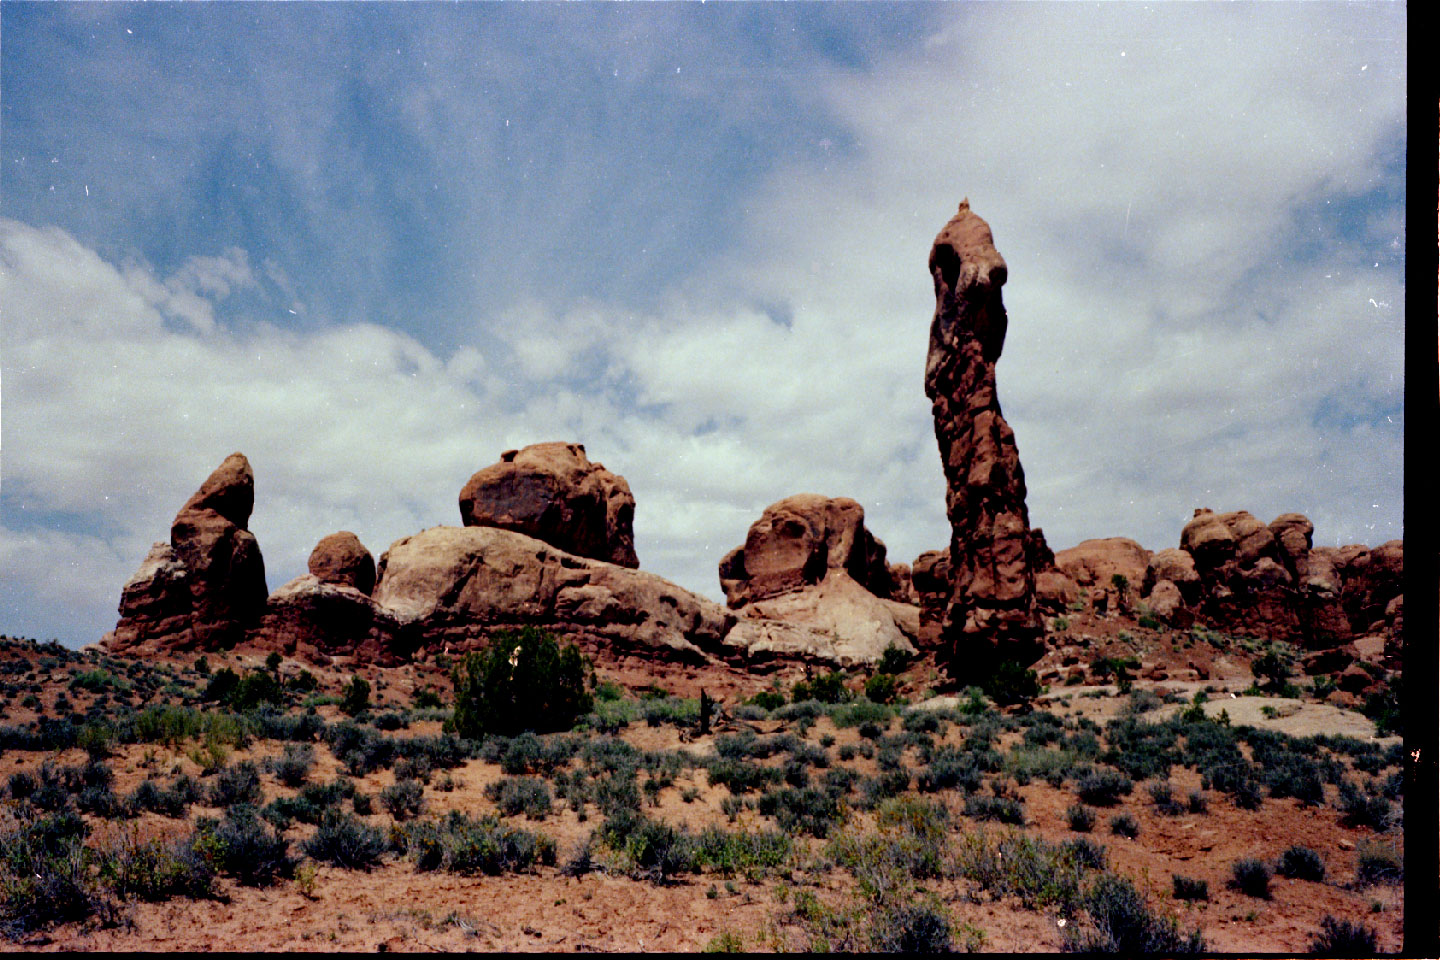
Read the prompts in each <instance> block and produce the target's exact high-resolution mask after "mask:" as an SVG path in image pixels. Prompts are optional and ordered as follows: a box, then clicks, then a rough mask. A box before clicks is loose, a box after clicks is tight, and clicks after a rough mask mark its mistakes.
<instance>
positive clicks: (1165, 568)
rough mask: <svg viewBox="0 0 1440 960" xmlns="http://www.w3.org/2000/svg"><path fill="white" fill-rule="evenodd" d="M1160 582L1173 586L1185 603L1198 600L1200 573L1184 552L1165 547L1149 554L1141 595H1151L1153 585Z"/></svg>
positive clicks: (1192, 560) (1193, 561) (1153, 588)
mask: <svg viewBox="0 0 1440 960" xmlns="http://www.w3.org/2000/svg"><path fill="white" fill-rule="evenodd" d="M1162 580H1168V581H1169V582H1170V583H1172V584H1174V585H1175V587H1176V589H1178V590H1179V591H1180V595H1181V596H1182V597H1183V598H1184V599H1185V602H1187V603H1195V602H1196V601H1197V600H1199V599H1200V589H1201V585H1200V573H1199V571H1197V570H1196V569H1195V560H1194V558H1193V557H1191V556H1190V554H1188V553H1186V552H1185V551H1184V550H1177V549H1175V548H1174V547H1167V548H1166V549H1164V550H1157V551H1155V553H1153V554H1151V556H1150V562H1149V564H1148V565H1147V566H1146V568H1145V582H1144V585H1143V586H1142V588H1141V591H1142V593H1143V594H1144V595H1146V596H1148V595H1149V594H1151V593H1153V592H1154V590H1155V585H1156V584H1158V583H1160V582H1161V581H1162Z"/></svg>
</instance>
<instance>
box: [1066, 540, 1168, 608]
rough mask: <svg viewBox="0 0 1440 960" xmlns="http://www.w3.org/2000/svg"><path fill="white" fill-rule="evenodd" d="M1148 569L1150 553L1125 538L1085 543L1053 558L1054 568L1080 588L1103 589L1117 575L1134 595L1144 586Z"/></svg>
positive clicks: (1109, 584) (1087, 541)
mask: <svg viewBox="0 0 1440 960" xmlns="http://www.w3.org/2000/svg"><path fill="white" fill-rule="evenodd" d="M1149 565H1150V551H1149V550H1146V549H1145V548H1144V547H1142V546H1140V544H1138V543H1136V542H1135V541H1134V540H1131V539H1129V538H1127V537H1110V538H1108V539H1105V540H1086V541H1084V542H1083V543H1080V544H1078V545H1076V546H1073V547H1071V548H1070V549H1069V550H1061V551H1060V552H1059V553H1057V554H1055V566H1057V567H1059V568H1060V570H1061V572H1063V573H1065V574H1066V575H1067V576H1069V577H1070V579H1072V580H1074V581H1075V582H1076V583H1077V584H1079V585H1080V586H1082V587H1093V586H1099V587H1101V588H1106V587H1109V586H1111V583H1112V579H1113V578H1114V577H1115V576H1116V575H1119V576H1122V577H1124V578H1125V582H1126V584H1127V585H1128V589H1129V590H1130V591H1132V592H1134V593H1136V594H1138V593H1139V591H1140V589H1141V588H1142V587H1143V585H1144V583H1145V572H1146V571H1147V570H1148V569H1149Z"/></svg>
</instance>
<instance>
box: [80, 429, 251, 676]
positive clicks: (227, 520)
mask: <svg viewBox="0 0 1440 960" xmlns="http://www.w3.org/2000/svg"><path fill="white" fill-rule="evenodd" d="M254 504H255V475H254V473H253V472H252V471H251V469H250V462H249V461H248V460H246V459H245V456H244V455H243V454H240V453H233V454H231V455H230V456H229V457H226V458H225V461H224V462H223V463H221V464H220V466H219V467H217V468H216V469H215V471H214V472H213V473H211V474H210V476H209V477H207V478H206V480H205V482H204V483H203V484H201V486H200V489H199V490H197V491H195V493H194V494H193V495H192V496H191V497H190V499H189V500H187V501H186V502H185V505H184V506H183V507H181V508H180V512H179V513H177V514H176V515H175V520H174V522H173V523H172V524H171V525H170V544H169V549H168V550H166V549H165V545H164V544H156V545H155V546H154V547H152V548H151V550H150V554H149V555H148V556H147V557H146V558H145V561H144V563H142V564H141V568H140V570H139V571H137V573H136V575H135V576H134V577H132V578H131V580H130V581H129V582H128V583H126V585H125V587H124V588H123V589H122V591H121V599H120V621H119V622H118V623H117V624H116V625H115V630H114V631H113V632H112V633H109V634H107V635H106V637H105V640H104V641H103V643H104V646H105V648H106V649H107V650H109V651H110V652H112V653H132V654H133V653H141V652H157V651H161V650H190V649H196V648H200V649H217V648H225V647H230V646H233V645H234V644H235V643H237V642H239V641H240V640H241V639H242V638H243V637H244V635H245V632H246V631H247V630H249V629H250V628H251V627H253V626H254V625H255V624H256V623H258V622H259V620H260V617H261V615H262V614H263V612H264V609H265V597H266V594H267V593H268V591H267V590H266V589H265V562H264V560H263V558H262V557H261V555H260V546H259V544H258V543H257V542H256V541H255V537H254V535H253V534H251V533H250V531H249V530H247V529H246V524H248V523H249V521H250V512H251V510H252V508H253V507H254Z"/></svg>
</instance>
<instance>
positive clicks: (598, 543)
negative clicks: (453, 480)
mask: <svg viewBox="0 0 1440 960" xmlns="http://www.w3.org/2000/svg"><path fill="white" fill-rule="evenodd" d="M460 519H461V521H462V522H463V523H464V524H465V526H467V527H496V528H499V529H501V530H513V531H515V532H516V533H523V534H525V535H526V536H530V537H534V538H535V539H537V540H542V541H544V542H545V543H548V544H550V545H551V546H553V547H557V548H558V549H560V550H562V551H564V552H566V553H571V554H574V555H576V556H580V557H589V558H591V559H593V560H604V561H606V562H608V563H614V564H618V565H620V566H622V567H638V566H639V565H640V561H639V560H638V559H637V558H636V556H635V531H634V521H635V497H634V496H633V495H631V493H630V485H629V484H627V483H626V482H625V478H624V477H621V476H619V475H617V474H614V473H611V472H610V471H609V470H606V469H605V468H604V467H603V466H602V465H601V464H598V463H591V462H590V460H589V459H587V458H586V456H585V447H584V446H583V445H581V444H578V443H537V444H532V445H531V446H528V447H525V448H524V449H523V450H507V451H506V452H505V453H502V454H501V455H500V462H499V463H496V464H493V465H491V466H489V467H486V468H485V469H484V470H481V471H480V472H478V473H476V474H475V475H474V476H473V477H471V478H470V480H469V482H468V483H466V484H465V487H464V489H462V490H461V491H460Z"/></svg>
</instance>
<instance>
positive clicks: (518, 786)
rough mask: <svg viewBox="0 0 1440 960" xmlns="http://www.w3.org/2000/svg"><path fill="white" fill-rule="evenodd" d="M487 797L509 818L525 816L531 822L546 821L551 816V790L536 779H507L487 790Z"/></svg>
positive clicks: (499, 781)
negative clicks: (519, 815)
mask: <svg viewBox="0 0 1440 960" xmlns="http://www.w3.org/2000/svg"><path fill="white" fill-rule="evenodd" d="M485 796H487V797H489V798H490V799H491V800H492V801H494V803H495V805H496V806H497V807H499V808H500V813H501V814H502V815H504V816H507V817H513V816H516V815H518V814H522V813H523V814H524V815H525V817H526V819H529V820H544V819H545V818H546V817H547V816H549V814H550V808H551V803H552V801H551V799H550V788H549V787H547V786H546V785H545V782H544V781H543V780H538V779H536V778H535V777H505V778H504V779H502V780H497V781H496V782H494V783H492V784H490V785H489V786H488V787H486V788H485Z"/></svg>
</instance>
